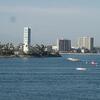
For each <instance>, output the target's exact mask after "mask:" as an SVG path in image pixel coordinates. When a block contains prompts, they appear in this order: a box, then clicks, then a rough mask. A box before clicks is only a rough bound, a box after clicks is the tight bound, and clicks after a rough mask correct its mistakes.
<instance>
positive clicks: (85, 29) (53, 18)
mask: <svg viewBox="0 0 100 100" xmlns="http://www.w3.org/2000/svg"><path fill="white" fill-rule="evenodd" d="M26 26H29V27H31V29H32V33H31V35H32V44H36V43H39V44H41V43H44V44H55V43H56V39H57V38H65V39H70V40H72V45H73V46H75V44H76V43H77V40H78V39H79V37H82V36H90V37H94V39H95V46H100V39H99V37H100V0H0V41H1V42H12V43H15V44H19V43H22V42H23V32H24V31H23V30H24V27H26Z"/></svg>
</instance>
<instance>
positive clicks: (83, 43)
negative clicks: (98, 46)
mask: <svg viewBox="0 0 100 100" xmlns="http://www.w3.org/2000/svg"><path fill="white" fill-rule="evenodd" d="M78 48H85V49H88V50H93V48H94V38H93V37H81V38H79V40H78Z"/></svg>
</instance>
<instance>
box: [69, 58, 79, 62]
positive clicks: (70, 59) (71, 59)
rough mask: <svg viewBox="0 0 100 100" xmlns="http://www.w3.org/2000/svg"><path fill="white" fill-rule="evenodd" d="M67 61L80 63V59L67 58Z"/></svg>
mask: <svg viewBox="0 0 100 100" xmlns="http://www.w3.org/2000/svg"><path fill="white" fill-rule="evenodd" d="M67 60H69V61H73V62H78V61H80V59H77V58H67Z"/></svg>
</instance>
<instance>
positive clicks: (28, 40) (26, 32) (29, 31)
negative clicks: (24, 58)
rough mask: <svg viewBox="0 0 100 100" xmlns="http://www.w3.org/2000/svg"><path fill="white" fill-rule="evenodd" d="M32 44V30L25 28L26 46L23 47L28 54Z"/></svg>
mask: <svg viewBox="0 0 100 100" xmlns="http://www.w3.org/2000/svg"><path fill="white" fill-rule="evenodd" d="M30 43H31V28H29V27H24V46H23V51H24V53H26V54H27V53H28V51H29V47H30Z"/></svg>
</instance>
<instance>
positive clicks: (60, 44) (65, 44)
mask: <svg viewBox="0 0 100 100" xmlns="http://www.w3.org/2000/svg"><path fill="white" fill-rule="evenodd" d="M57 49H58V51H60V52H66V51H70V50H71V40H66V39H57Z"/></svg>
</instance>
